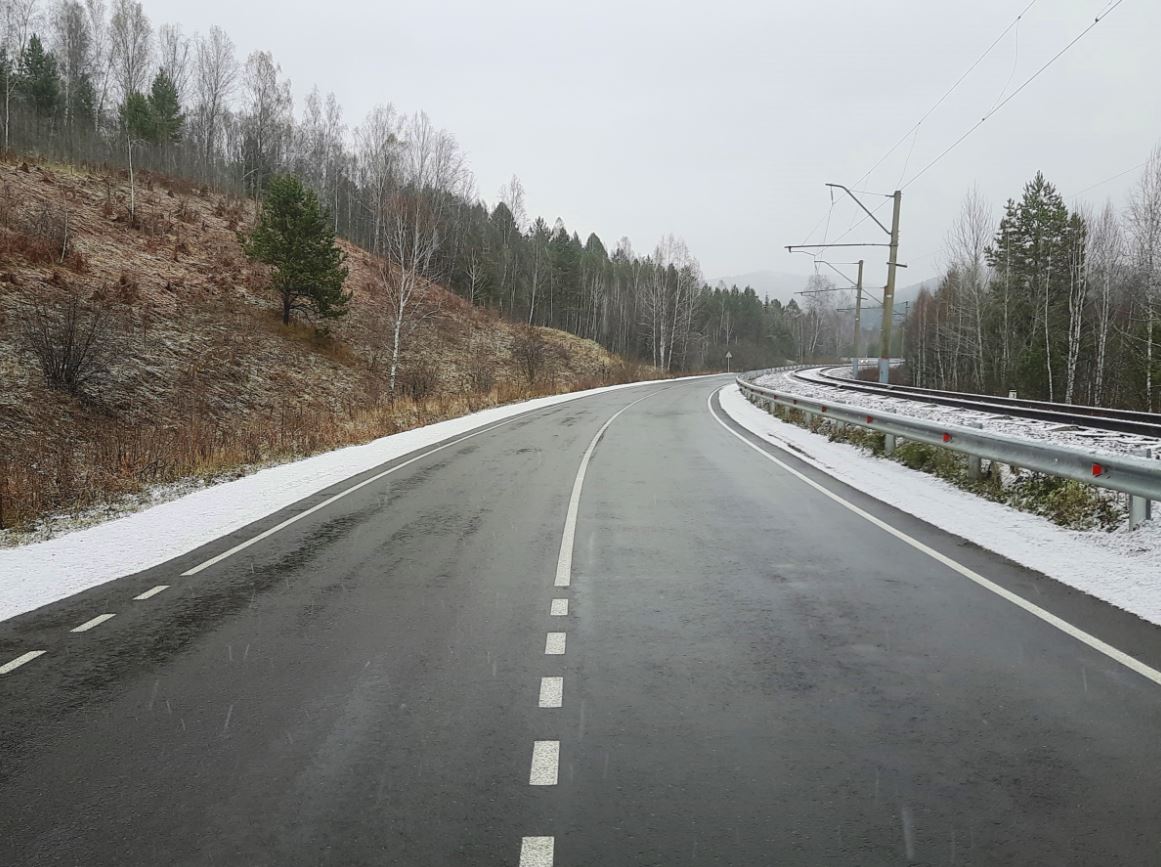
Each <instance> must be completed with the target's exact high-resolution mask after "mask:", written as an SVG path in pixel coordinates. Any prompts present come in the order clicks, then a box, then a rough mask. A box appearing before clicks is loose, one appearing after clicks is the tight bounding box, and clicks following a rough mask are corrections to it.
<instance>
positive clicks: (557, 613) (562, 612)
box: [548, 599, 568, 617]
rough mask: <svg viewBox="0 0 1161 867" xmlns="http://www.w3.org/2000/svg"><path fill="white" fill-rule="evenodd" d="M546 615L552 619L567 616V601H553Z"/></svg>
mask: <svg viewBox="0 0 1161 867" xmlns="http://www.w3.org/2000/svg"><path fill="white" fill-rule="evenodd" d="M548 613H549V614H551V615H552V616H553V617H564V616H566V615H567V614H568V600H567V599H553V600H552V607H551V608H550V609H548Z"/></svg>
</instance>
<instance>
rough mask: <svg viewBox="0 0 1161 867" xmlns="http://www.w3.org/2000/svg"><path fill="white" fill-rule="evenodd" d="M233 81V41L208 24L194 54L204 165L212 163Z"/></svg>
mask: <svg viewBox="0 0 1161 867" xmlns="http://www.w3.org/2000/svg"><path fill="white" fill-rule="evenodd" d="M237 82H238V61H237V59H236V58H235V57H234V43H233V42H232V41H231V40H230V37H229V36H227V35H226V32H225V31H224V30H222V28H220V27H217V26H215V27H211V28H210V32H209V33H208V34H207V35H206V36H204V37H201V38H200V39H198V40H197V49H196V52H195V55H194V91H195V92H196V94H197V108H196V110H195V117H196V118H197V126H198V134H199V136H200V138H201V148H202V157H203V159H204V161H205V165H206V167H207V168H209V167H210V166H212V165H213V162H214V151H215V149H216V148H217V145H218V138H219V136H220V127H221V122H222V115H223V113H224V112H225V110H226V103H227V101H228V100H229V98H230V95H231V94H232V93H233V92H234V87H235V85H236V84H237Z"/></svg>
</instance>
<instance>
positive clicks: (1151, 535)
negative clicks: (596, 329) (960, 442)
mask: <svg viewBox="0 0 1161 867" xmlns="http://www.w3.org/2000/svg"><path fill="white" fill-rule="evenodd" d="M720 398H721V404H722V408H723V409H724V410H725V411H726V412H727V413H728V414H729V415H730V417H731V418H733V419H734V420H735V421H736V422H738V424H740V425H742V426H743V427H745V428H746V429H747V430H749V431H752V432H753V433H755V434H757V435H758V436H759V437H761V438H762V439H763V440H764V441H766V442H769V443H771V444H772V445H775V446H777V447H778V448H781V449H783V450H784V451H787V452H789V453H790V454H792V455H793V456H794V457H797V458H799V459H801V460H805V461H806V462H808V463H810V464H812V465H814V466H816V467H818V468H819V469H821V470H823V471H824V472H826V473H828V474H829V475H831V476H834V477H835V478H836V479H839V480H841V481H843V482H846V483H847V484H849V485H851V486H852V487H855V488H858V489H859V490H860V491H863V492H865V493H867V494H870V495H871V496H872V497H875V498H876V499H878V500H882V501H883V502H885V503H887V504H889V505H892V506H894V507H896V508H897V509H900V510H902V511H904V512H908V513H910V514H912V515H914V516H916V517H917V518H920V519H922V520H924V521H927V522H928V523H929V524H933V525H935V526H937V527H939V528H940V529H943V530H946V531H948V532H949V533H954V534H955V535H957V536H961V537H963V538H965V539H967V540H969V541H971V542H974V543H976V544H977V545H979V546H981V547H983V548H987V549H988V550H990V551H995V552H996V553H997V554H1000V555H1002V556H1004V557H1007V558H1008V559H1010V560H1014V561H1015V562H1017V563H1020V564H1021V565H1023V566H1027V567H1028V568H1030V569H1034V570H1036V571H1037V572H1042V573H1043V574H1045V575H1048V576H1049V577H1051V578H1054V579H1056V580H1057V581H1060V582H1062V583H1064V584H1068V585H1070V586H1072V587H1075V588H1077V589H1078V590H1083V591H1084V592H1086V593H1089V594H1091V595H1093V596H1096V597H1097V598H1099V599H1103V600H1104V601H1106V602H1110V603H1112V604H1113V605H1116V606H1118V607H1120V608H1123V609H1125V610H1126V611H1130V612H1132V613H1133V614H1136V615H1137V616H1138V617H1141V618H1144V619H1145V620H1148V621H1150V622H1152V623H1156V624H1159V625H1161V519H1159V520H1154V521H1150V522H1148V523H1147V524H1145V525H1143V526H1142V527H1140V528H1139V529H1137V530H1128V529H1127V528H1123V529H1120V530H1117V531H1114V532H1112V533H1107V532H1104V531H1101V530H1092V531H1086V532H1081V531H1076V530H1066V529H1064V528H1063V527H1058V526H1057V525H1055V524H1053V523H1052V522H1051V521H1049V520H1047V519H1046V518H1041V517H1039V516H1038V515H1031V514H1028V513H1025V512H1020V511H1017V510H1016V509H1012V508H1009V507H1007V506H1004V505H1001V504H999V503H993V502H991V501H989V500H984V499H982V498H980V497H977V496H975V495H974V494H970V493H968V492H967V491H962V490H960V489H959V488H956V487H954V486H953V485H950V484H948V483H947V482H945V481H943V480H942V479H938V478H936V477H934V476H930V475H927V474H926V473H921V472H919V471H917V470H911V469H908V468H907V467H905V466H903V465H902V464H898V463H895V462H894V461H891V460H888V459H886V458H879V457H875V456H873V455H868V454H867V453H866V452H863V451H862V450H860V449H858V448H856V447H855V446H852V445H849V444H847V443H838V442H831V441H830V440H828V439H827V438H826V437H825V436H822V435H820V434H813V433H811V432H810V431H808V430H805V429H804V428H800V427H798V426H797V425H792V424H788V423H786V422H783V421H780V420H778V419H777V418H775V417H774V416H772V415H770V414H769V413H767V412H766V411H765V410H762V409H759V408H758V407H756V406H754V405H753V404H751V403H750V402H749V401H748V400H746V398H745V397H744V396H743V395H742V393H741V390H740V389H739V388H738V387H737V386H736V385H730V386H728V387H726V388H725V389H724V390H723V391H721V392H720Z"/></svg>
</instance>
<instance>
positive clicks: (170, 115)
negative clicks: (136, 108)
mask: <svg viewBox="0 0 1161 867" xmlns="http://www.w3.org/2000/svg"><path fill="white" fill-rule="evenodd" d="M149 107H150V109H152V111H153V122H154V126H155V135H156V140H157V141H158V142H160V143H162V144H174V143H176V142H179V141H181V137H182V132H183V131H184V128H185V115H184V114H182V111H181V101H180V100H179V99H178V95H177V85H175V84H174V83H173V79H172V78H170V77H169V75H168V73H166V71H165V70H164V69H162V70H159V71H158V73H157V75H156V76H155V77H154V79H153V86H152V88H151V89H150V92H149Z"/></svg>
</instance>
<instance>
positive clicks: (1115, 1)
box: [820, 0, 1139, 254]
mask: <svg viewBox="0 0 1161 867" xmlns="http://www.w3.org/2000/svg"><path fill="white" fill-rule="evenodd" d="M1034 2H1036V0H1033V3H1034ZM1123 2H1124V0H1110V2H1109V3H1108V5H1106V6H1105V7H1104V9H1102V10H1101V13H1099V14H1097V15H1096V16H1095V17H1094V19H1093V21H1091V22H1090V23H1089V24H1088V26H1087V27H1086V28H1084V29H1083V30H1081V31H1080V32H1079V34H1077V35H1076V36H1074V37H1073V38H1072V39H1070V41H1069V42H1068V43H1067V44H1066V45H1065V46H1063V48H1061V49H1060V50H1059V51H1058V52H1057V53H1055V55H1053V56H1052V57H1051V58H1048V60H1047V62H1045V63H1044V64H1043V65H1041V66H1040V67H1039V68H1037V70H1036V71H1034V72H1033V73H1032V74H1031V75H1029V77H1027V78H1026V79H1024V81H1023V82H1021V85H1019V87H1017V88H1016V89H1015V91H1012V92H1011V93H1010V94H1008V95H1007V96H1005V97H1004V99H1003V100H1001V101H1000V102H997V103H996V104H995V106H993V107H991V108H990V109H988V111H987V113H985V114H983V116H982V117H980V120H979V121H976V122H975V123H974V124H972V127H969V128H968V129H967V130H966V131H965V132H964V133H962V135H961V136H960V137H959V138H957V139H956V140H954V142H952V143H951V144H950V145H949V146H947V147H945V149H944V150H943V151H942V152H940V153H939V154H938V156H937V157H936V158H935V159H932V160H930V161H929V162H928V164H926V165H924V166H923V168H921V169H920V171H918V172H916V173H915V174H914V175H913V176H911V178H910V179H908V180H907V181H906V182H904V183H903V185H902V186H901V187H900V189H906V188H907V187H910V186H911V185H913V183H915V182H916V181H917V180H918V179H920V178H922V176H923V175H924V174H926V173H928V172H929V171H930V169H931V168H932V167H933V166H935V165H936V164H938V162H939V161H940V160H943V159H944V158H945V157H946V156H947V154H950V153H951V152H952V151H953V150H956V147H958V146H959V145H960V144H961V143H962V142H964V140H965V139H966V138H967V137H968V136H971V135H972V133H973V132H975V130H978V129H979V128H980V127H981V125H983V123H985V122H986V121H987V120H988V118H989V117H991V116H993V115H995V114H996V113H997V111H1000V109H1002V108H1003V107H1004V106H1007V104H1008V103H1009V102H1011V101H1012V100H1014V99H1015V97H1016V96H1017V95H1019V94H1021V93H1022V92H1023V91H1024V89H1025V88H1026V87H1027V86H1029V85H1031V84H1032V82H1033V81H1034V80H1036V79H1038V78H1039V77H1040V75H1041V74H1043V73H1044V72H1045V71H1046V70H1047V68H1048V67H1050V66H1052V65H1053V64H1054V63H1055V62H1057V60H1059V59H1060V58H1061V57H1062V56H1063V55H1065V53H1067V52H1068V51H1069V50H1070V49H1072V48H1073V46H1074V45H1075V44H1076V43H1079V42H1080V41H1081V39H1082V38H1084V37H1086V36H1087V35H1088V34H1089V32H1090V31H1091V30H1093V29H1094V28H1095V27H1096V26H1097V24H1099V23H1101V22H1102V21H1103V20H1104V19H1106V17H1108V16H1109V15H1110V14H1112V12H1113V10H1115V9H1116V8H1117V7H1118V6H1120V5H1122V3H1123ZM1031 6H1032V3H1029V5H1027V6H1025V7H1024V8H1023V9H1022V10H1021V13H1019V15H1017V17H1016V19H1015V20H1014V21H1012V22H1011V23H1010V24H1009V26H1008V27H1007V28H1004V30H1003V32H1002V34H1001V36H1000V37H997V39H995V41H994V42H993V44H991V45H989V46H988V49H986V50H985V53H983V55H981V56H980V58H978V60H976V62H975V64H973V66H972V67H969V71H971V68H974V67H975V66H976V65H978V64H979V62H980V60H982V59H983V57H987V55H988V53H989V52H990V50H991V48H993V46H994V45H995V43H996V42H998V39H1000V38H1002V37H1003V35H1004V34H1007V32H1008V30H1010V29H1011V28H1012V27H1015V26H1016V24H1017V23H1018V22H1019V20H1021V19H1022V17H1023V16H1024V14H1025V13H1026V12H1027V10H1029V9H1030V8H1031ZM965 77H966V73H965V75H961V77H960V79H959V80H962V78H965ZM959 80H957V85H958V82H959ZM957 85H953V88H954V87H956V86H957ZM943 99H946V96H944V97H940V101H942V100H943ZM937 104H938V102H937ZM933 108H935V107H933ZM933 108H932V109H931V110H933ZM928 115H930V111H929V113H928V114H926V115H924V118H921V121H920V122H921V123H922V120H925V117H926V116H928ZM916 125H918V124H916ZM914 129H915V127H913V130H914ZM910 132H911V130H908V132H907V133H904V136H903V138H901V139H900V140H899V142H896V143H895V145H893V146H892V149H890V150H889V151H888V152H887V153H886V154H884V157H882V158H881V159H880V160H879V162H877V164H875V165H874V166H872V168H871V169H868V171H867V173H866V174H864V175H863V176H861V178H860V179H859V181H858V182H859V183H860V182H861V181H864V180H866V178H867V176H868V175H870V174H871V172H873V171H874V168H877V167H878V166H879V165H880V164H881V162H882V160H884V159H886V158H887V156H889V154H890V153H892V152H893V151H894V150H895V149H896V147H897V146H899V145H900V144H901V143H902V142H903V140H904V139H906V137H907V135H910ZM1134 168H1139V166H1137V167H1134ZM1131 171H1133V169H1132V168H1131V169H1126V172H1124V173H1123V174H1127V173H1128V172H1131ZM1109 180H1115V179H1109ZM1106 182H1109V181H1108V180H1106V181H1102V183H1106ZM1095 186H1101V185H1099V183H1097V185H1095ZM1090 189H1091V188H1090ZM1082 192H1084V190H1082ZM886 204H887V202H886V201H884V202H882V203H880V204H879V207H877V208H874V209H872V214H878V212H879V211H880V210H882V209H884V208H885V207H886ZM867 219H870V217H868V216H864V217H863V218H861V219H859V221H858V222H857V223H853V224H852V225H851V226H850V227H849V229H848V230H846V231H845V232H843V233H842V234H841V236H838V237H837V238H836V239H835V241H834V243H835V244H837V243H838V241H841V240H843V238H846V237H848V236H850V234H851V233H852V232H853V231H854V230H856V229H858V227H859V226H861V225H863V224H864V223H866V222H867ZM820 254H821V253H820Z"/></svg>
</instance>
